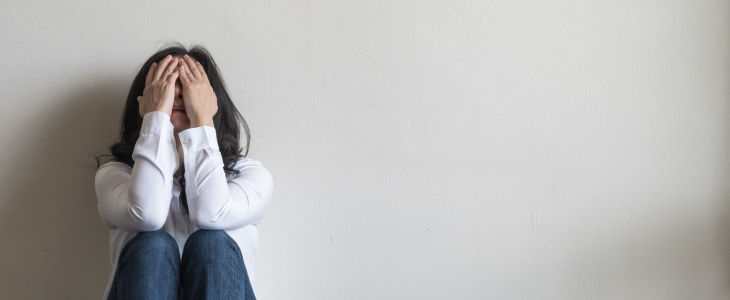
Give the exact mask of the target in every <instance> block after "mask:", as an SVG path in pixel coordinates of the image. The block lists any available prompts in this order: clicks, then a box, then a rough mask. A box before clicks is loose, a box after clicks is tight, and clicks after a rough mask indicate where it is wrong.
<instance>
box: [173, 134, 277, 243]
mask: <svg viewBox="0 0 730 300" xmlns="http://www.w3.org/2000/svg"><path fill="white" fill-rule="evenodd" d="M178 135H179V136H180V140H181V141H182V143H183V153H184V156H185V157H184V162H185V182H186V184H185V192H186V195H187V199H188V208H189V210H190V212H189V213H190V221H191V222H193V223H194V224H195V225H196V226H198V227H199V228H201V229H210V230H214V229H220V230H232V229H237V228H241V227H243V226H246V225H249V224H259V223H260V222H261V220H262V219H263V218H264V215H266V212H267V211H268V209H269V205H270V203H271V196H272V193H273V179H272V177H271V174H270V173H269V171H267V170H266V169H265V168H264V167H263V166H261V164H260V163H258V162H256V161H239V162H238V163H237V164H236V169H238V170H240V174H239V175H237V176H236V177H234V178H232V179H231V180H230V181H227V179H226V174H225V172H224V170H223V158H222V156H221V153H220V150H219V148H218V141H217V138H216V132H215V129H214V128H213V127H210V126H200V127H194V128H190V129H186V130H184V131H182V132H180V133H179V134H178Z"/></svg>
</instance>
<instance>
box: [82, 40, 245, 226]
mask: <svg viewBox="0 0 730 300" xmlns="http://www.w3.org/2000/svg"><path fill="white" fill-rule="evenodd" d="M168 54H169V55H172V56H177V55H180V56H182V55H185V54H187V55H188V56H190V57H191V58H193V59H194V60H196V61H198V62H200V64H201V65H203V68H205V72H206V73H207V74H208V80H209V81H210V85H211V87H212V88H213V91H214V92H215V96H216V97H217V98H218V112H216V114H215V115H214V116H213V124H214V126H215V133H216V136H217V138H218V148H219V149H220V152H221V156H222V157H223V170H224V172H225V173H226V174H239V172H240V171H238V170H236V169H234V168H233V167H234V166H235V164H236V162H237V161H238V160H239V158H241V157H246V155H248V147H249V145H250V143H251V133H250V132H249V129H248V124H246V120H245V119H244V118H243V116H242V115H241V113H239V112H238V109H236V106H235V105H234V104H233V101H231V97H230V96H229V95H228V92H226V87H225V84H224V82H223V78H221V76H220V70H219V69H218V66H217V65H216V64H215V61H213V57H212V56H211V55H210V52H208V50H206V49H205V47H203V46H200V45H196V46H194V47H192V48H191V49H190V50H189V51H188V50H187V49H185V47H184V46H183V45H181V44H179V43H175V44H172V45H168V46H166V47H164V48H163V49H161V50H160V51H157V53H155V54H154V55H152V56H151V57H150V58H149V59H147V61H146V62H145V63H144V65H142V68H141V69H140V70H139V73H137V76H136V77H134V81H132V87H131V88H130V89H129V95H127V103H126V104H125V105H124V112H123V113H122V119H121V128H120V129H119V142H117V143H115V144H113V145H112V146H111V147H109V150H110V152H111V155H109V154H102V155H99V156H97V157H96V163H97V170H98V168H100V167H101V164H100V162H99V157H101V156H113V158H112V160H111V161H116V162H121V163H125V164H127V165H128V166H130V167H134V160H133V159H132V153H133V152H134V145H135V144H136V143H137V139H139V133H140V129H141V127H142V116H140V115H139V102H138V101H137V96H141V95H142V92H143V91H144V88H145V78H146V76H147V73H148V72H149V70H150V67H151V66H152V63H154V62H157V63H159V62H160V61H161V60H162V59H163V58H165V57H166V56H167V55H168ZM239 125H240V126H242V127H243V130H244V132H245V134H246V147H244V148H241V145H240V143H239V139H240V128H239ZM186 171H187V170H186ZM180 184H181V185H182V192H181V193H180V200H181V202H182V204H183V206H184V207H185V211H186V212H187V211H188V202H187V197H186V195H185V176H182V177H181V178H180Z"/></svg>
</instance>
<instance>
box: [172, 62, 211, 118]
mask: <svg viewBox="0 0 730 300" xmlns="http://www.w3.org/2000/svg"><path fill="white" fill-rule="evenodd" d="M176 60H177V61H178V63H177V64H176V65H179V66H178V67H177V73H179V74H180V82H181V83H182V95H183V102H184V104H185V111H186V113H187V116H188V118H189V119H190V127H200V126H210V127H214V126H213V116H214V115H215V114H216V112H218V98H217V97H216V95H215V92H214V91H213V87H212V86H211V85H210V81H209V80H208V74H206V72H205V70H204V68H203V65H201V64H200V63H199V62H197V61H193V59H192V58H190V57H189V56H188V55H185V56H183V57H182V58H176ZM173 83H174V81H173Z"/></svg>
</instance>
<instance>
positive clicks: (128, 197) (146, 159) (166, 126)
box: [95, 111, 180, 232]
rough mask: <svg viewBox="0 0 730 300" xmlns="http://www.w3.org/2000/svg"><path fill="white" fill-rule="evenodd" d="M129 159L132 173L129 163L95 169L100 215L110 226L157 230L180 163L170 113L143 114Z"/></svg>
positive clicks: (167, 208) (167, 204)
mask: <svg viewBox="0 0 730 300" xmlns="http://www.w3.org/2000/svg"><path fill="white" fill-rule="evenodd" d="M132 159H134V168H132V170H131V172H130V168H129V166H127V165H120V164H109V165H104V166H102V167H101V168H99V170H97V172H96V177H95V186H96V197H97V199H98V201H99V204H98V207H99V214H100V215H101V218H102V220H103V221H104V223H105V224H107V226H109V228H115V227H118V228H121V229H123V230H126V231H130V232H143V231H155V230H158V229H160V228H161V227H162V225H164V224H165V221H166V220H167V214H168V212H169V210H170V200H171V199H172V175H173V174H174V172H175V170H177V168H178V167H179V165H180V162H179V155H178V153H177V150H176V149H175V138H174V135H173V126H172V123H170V116H169V115H167V114H166V113H164V112H161V111H152V112H149V113H147V114H145V116H144V118H143V121H142V127H141V131H140V135H139V139H138V140H137V143H136V144H135V146H134V152H133V154H132ZM110 225H111V226H110Z"/></svg>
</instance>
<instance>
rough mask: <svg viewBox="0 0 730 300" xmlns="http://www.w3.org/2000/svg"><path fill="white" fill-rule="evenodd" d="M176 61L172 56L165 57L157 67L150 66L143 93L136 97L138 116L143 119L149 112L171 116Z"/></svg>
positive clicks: (155, 64)
mask: <svg viewBox="0 0 730 300" xmlns="http://www.w3.org/2000/svg"><path fill="white" fill-rule="evenodd" d="M177 63H178V60H177V59H173V58H172V55H168V56H165V58H163V59H162V61H160V64H159V65H158V64H157V63H156V62H155V63H152V66H150V71H149V72H148V73H147V79H146V81H145V88H144V92H142V96H139V97H137V101H138V102H139V115H140V116H142V117H143V118H144V115H146V114H147V113H149V112H152V111H161V112H164V113H166V114H167V115H168V116H171V115H172V103H173V102H174V101H175V81H176V80H177V77H178V68H177Z"/></svg>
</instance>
